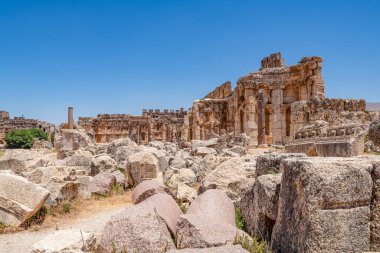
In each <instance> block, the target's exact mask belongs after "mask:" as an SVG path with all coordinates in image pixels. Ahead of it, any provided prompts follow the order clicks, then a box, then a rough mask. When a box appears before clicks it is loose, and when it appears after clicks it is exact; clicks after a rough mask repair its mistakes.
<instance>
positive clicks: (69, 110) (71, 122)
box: [67, 106, 74, 129]
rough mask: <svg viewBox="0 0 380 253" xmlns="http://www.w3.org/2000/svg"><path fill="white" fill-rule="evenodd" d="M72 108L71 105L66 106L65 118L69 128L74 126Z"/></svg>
mask: <svg viewBox="0 0 380 253" xmlns="http://www.w3.org/2000/svg"><path fill="white" fill-rule="evenodd" d="M73 110H74V109H73V108H72V107H71V106H69V108H68V115H67V116H68V118H67V126H68V128H69V129H73V128H74V114H73Z"/></svg>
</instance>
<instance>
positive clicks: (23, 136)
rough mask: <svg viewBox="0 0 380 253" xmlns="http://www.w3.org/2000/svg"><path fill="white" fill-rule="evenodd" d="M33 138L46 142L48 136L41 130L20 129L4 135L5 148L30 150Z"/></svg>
mask: <svg viewBox="0 0 380 253" xmlns="http://www.w3.org/2000/svg"><path fill="white" fill-rule="evenodd" d="M34 138H36V139H39V140H47V139H48V134H47V133H45V132H44V131H42V130H41V129H36V128H32V129H21V130H14V131H12V132H9V133H7V134H6V135H5V141H6V143H7V148H12V149H14V148H23V149H30V148H32V147H33V143H34Z"/></svg>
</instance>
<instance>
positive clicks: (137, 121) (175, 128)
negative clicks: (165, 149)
mask: <svg viewBox="0 0 380 253" xmlns="http://www.w3.org/2000/svg"><path fill="white" fill-rule="evenodd" d="M186 113H187V111H184V110H183V109H181V110H175V111H174V110H170V111H169V110H165V111H163V112H161V111H160V110H155V111H153V110H149V111H148V110H144V111H143V115H142V116H132V115H129V114H99V115H98V116H97V117H96V118H91V117H80V118H79V120H78V125H79V127H80V128H82V129H85V130H87V131H91V130H92V131H94V134H95V140H96V142H98V143H107V142H111V141H113V140H115V139H118V138H124V137H128V138H131V139H132V140H133V141H135V142H136V143H139V144H144V143H148V142H149V141H155V140H157V141H164V142H166V141H170V142H179V141H180V137H181V134H182V132H181V131H182V126H183V123H184V116H185V115H186Z"/></svg>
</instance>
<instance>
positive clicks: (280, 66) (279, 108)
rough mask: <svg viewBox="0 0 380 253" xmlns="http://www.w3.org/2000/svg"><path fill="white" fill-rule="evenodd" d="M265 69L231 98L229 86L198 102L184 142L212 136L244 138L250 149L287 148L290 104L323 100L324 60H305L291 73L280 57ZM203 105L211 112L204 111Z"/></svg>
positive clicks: (265, 62) (264, 64) (249, 77)
mask: <svg viewBox="0 0 380 253" xmlns="http://www.w3.org/2000/svg"><path fill="white" fill-rule="evenodd" d="M261 65H262V66H261V69H260V71H258V72H252V73H250V74H248V75H246V76H244V77H242V78H240V79H239V80H238V82H237V86H236V88H235V89H234V91H233V92H230V91H229V88H230V83H228V82H227V83H225V84H223V85H221V86H219V87H218V88H217V89H215V90H214V91H213V92H211V93H210V94H208V95H207V96H206V97H205V98H204V99H202V100H197V101H196V102H194V104H193V107H192V110H191V111H190V112H189V114H188V118H189V121H188V122H189V125H188V127H189V131H188V132H189V133H190V134H188V136H186V139H187V140H191V139H199V138H200V139H206V138H207V137H208V136H212V135H213V133H214V134H220V133H223V132H226V133H229V134H233V135H238V134H241V133H246V134H247V135H248V136H249V137H251V139H252V142H253V143H252V144H285V143H287V142H289V141H290V140H291V139H292V133H294V126H293V125H292V124H291V117H292V111H291V108H292V107H291V104H292V103H294V102H297V101H301V100H308V99H311V98H323V97H324V82H323V79H322V74H321V69H322V58H320V57H305V58H302V59H301V61H300V62H299V63H298V64H296V65H293V66H289V67H287V66H285V64H284V60H283V59H282V57H281V54H280V53H276V54H272V55H270V56H269V57H266V58H264V59H263V60H262V62H261ZM227 94H228V96H227ZM210 99H211V100H210ZM205 104H208V105H212V106H210V108H206V106H205ZM214 104H217V105H214ZM215 108H218V109H215ZM219 112H220V113H222V114H224V115H219ZM215 125H216V126H217V127H215ZM214 128H215V129H214ZM204 129H207V130H204ZM204 131H206V133H207V134H203V132H204ZM210 131H211V132H210Z"/></svg>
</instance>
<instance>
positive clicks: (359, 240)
mask: <svg viewBox="0 0 380 253" xmlns="http://www.w3.org/2000/svg"><path fill="white" fill-rule="evenodd" d="M56 140H57V143H56V149H57V153H58V157H59V158H60V159H56V157H54V156H53V155H54V154H55V153H51V152H47V151H44V150H39V151H35V150H32V151H25V150H7V151H6V152H5V155H4V157H2V158H1V159H0V196H1V198H0V206H1V208H0V221H1V222H3V223H5V224H9V225H14V226H17V225H20V224H23V223H24V222H26V221H27V220H28V219H29V218H30V217H32V216H33V215H34V214H35V213H36V212H37V211H38V210H39V209H40V208H41V206H42V205H44V204H45V205H46V204H48V205H53V206H54V205H57V204H59V203H60V202H62V201H70V200H71V199H74V198H78V197H81V198H90V197H91V196H92V195H94V194H95V195H104V196H106V195H109V194H110V193H111V191H112V188H113V187H114V186H115V185H119V186H121V187H122V188H124V189H127V188H128V187H134V190H133V192H132V202H133V205H131V206H128V207H126V208H125V210H124V211H123V212H121V213H119V214H117V215H115V216H113V217H111V218H110V220H109V222H108V223H107V225H106V226H105V228H104V230H103V233H102V235H101V236H100V237H99V238H95V236H94V235H93V234H92V233H91V231H88V232H82V231H78V230H75V229H72V230H61V231H56V232H55V233H53V234H52V235H50V236H49V237H47V238H45V239H44V240H42V241H40V242H37V243H36V244H35V245H34V246H33V249H31V250H32V251H31V252H34V253H36V252H91V251H94V250H95V249H96V250H97V252H102V253H103V252H104V253H106V252H107V253H108V252H109V253H111V252H172V253H174V252H185V253H186V252H248V251H246V250H245V249H243V248H242V247H241V246H240V245H235V244H236V238H237V237H238V238H248V239H247V240H251V239H250V238H251V237H250V236H253V237H255V238H257V239H259V240H265V241H266V242H267V243H268V246H270V247H271V248H272V250H273V251H274V252H364V251H369V250H380V219H379V217H380V216H379V213H380V211H379V210H380V209H379V208H378V206H379V205H378V198H379V196H380V186H379V182H380V176H379V175H380V159H379V158H378V157H376V156H359V157H355V158H323V159H321V158H315V157H307V156H306V155H304V154H288V153H277V152H271V153H268V154H265V155H261V156H256V155H252V154H249V153H247V148H246V144H247V143H249V140H247V137H246V136H245V135H242V136H239V138H235V139H228V138H226V137H225V136H222V137H218V138H212V139H209V140H202V141H199V140H198V141H192V142H191V144H189V145H188V147H186V148H183V149H179V148H178V146H177V145H176V144H173V143H163V142H159V141H153V142H149V143H148V144H147V145H137V144H136V143H135V142H133V141H132V140H130V139H128V138H122V139H117V140H115V141H113V142H111V143H108V144H104V143H103V144H96V143H95V142H94V140H93V136H92V135H91V134H88V133H87V132H84V131H80V130H61V133H60V136H58V137H57V139H56ZM14 187H17V189H18V191H15V190H14ZM236 208H239V209H240V211H241V214H242V216H243V217H244V219H245V227H244V231H243V230H240V229H238V228H237V227H236V225H235V218H236V217H235V211H236ZM378 209H379V210H378ZM183 210H187V211H186V212H185V213H184V212H183ZM49 247H50V248H49ZM52 248H54V250H51V249H52ZM70 250H71V251H70Z"/></svg>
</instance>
